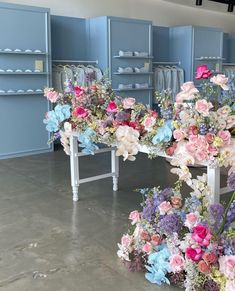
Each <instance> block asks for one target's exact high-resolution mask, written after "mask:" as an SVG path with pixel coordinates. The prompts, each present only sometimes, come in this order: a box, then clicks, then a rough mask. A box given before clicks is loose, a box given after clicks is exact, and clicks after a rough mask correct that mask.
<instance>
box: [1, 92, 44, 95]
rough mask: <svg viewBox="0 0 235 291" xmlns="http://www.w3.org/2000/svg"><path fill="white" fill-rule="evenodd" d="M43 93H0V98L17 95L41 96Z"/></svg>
mask: <svg viewBox="0 0 235 291" xmlns="http://www.w3.org/2000/svg"><path fill="white" fill-rule="evenodd" d="M43 94H44V93H43V92H24V93H17V92H15V93H7V92H6V93H0V96H18V95H21V96H22V95H43Z"/></svg>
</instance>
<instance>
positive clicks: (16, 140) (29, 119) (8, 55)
mask: <svg viewBox="0 0 235 291" xmlns="http://www.w3.org/2000/svg"><path fill="white" fill-rule="evenodd" d="M0 39H1V42H0V69H1V70H2V71H1V72H0V90H1V91H2V93H0V124H1V145H0V159H4V158H11V157H19V156H23V155H30V154H36V153H45V152H49V151H52V150H53V147H52V146H51V145H48V144H47V141H48V139H49V137H50V135H49V134H48V132H47V131H46V130H45V125H44V124H43V122H42V120H43V118H44V115H45V112H46V111H48V110H49V109H50V105H49V102H48V101H47V100H46V98H45V97H44V96H43V89H44V87H47V86H50V85H51V45H50V10H49V9H46V8H39V7H32V6H24V5H15V4H7V3H0ZM9 49H10V50H11V51H9ZM36 61H39V62H40V63H41V64H42V66H43V69H42V70H41V71H40V72H34V70H35V69H36ZM9 69H10V70H12V71H10V72H7V70H9ZM16 70H21V71H22V72H16ZM25 70H30V71H31V72H29V71H28V72H27V71H26V72H25ZM29 89H31V90H32V92H27V90H29ZM39 89H40V90H41V92H38V90H39ZM9 90H10V92H8V91H9ZM18 90H22V91H24V92H21V91H20V92H17V91H18ZM4 91H5V93H4Z"/></svg>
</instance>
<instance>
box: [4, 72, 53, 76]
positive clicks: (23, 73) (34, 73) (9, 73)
mask: <svg viewBox="0 0 235 291" xmlns="http://www.w3.org/2000/svg"><path fill="white" fill-rule="evenodd" d="M0 75H48V73H46V72H38V73H37V72H0Z"/></svg>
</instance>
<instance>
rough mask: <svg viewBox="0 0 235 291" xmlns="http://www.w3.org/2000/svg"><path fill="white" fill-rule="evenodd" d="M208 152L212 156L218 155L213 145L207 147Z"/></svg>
mask: <svg viewBox="0 0 235 291" xmlns="http://www.w3.org/2000/svg"><path fill="white" fill-rule="evenodd" d="M208 153H209V154H210V155H212V156H217V155H218V150H217V148H216V147H214V146H213V145H209V147H208Z"/></svg>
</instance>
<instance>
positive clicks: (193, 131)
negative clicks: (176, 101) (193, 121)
mask: <svg viewBox="0 0 235 291" xmlns="http://www.w3.org/2000/svg"><path fill="white" fill-rule="evenodd" d="M188 133H189V134H191V135H197V134H198V128H197V126H195V125H191V126H189V128H188Z"/></svg>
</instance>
